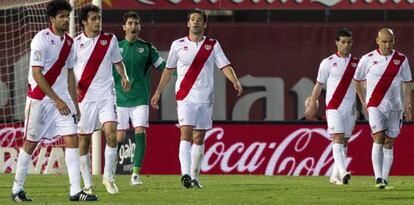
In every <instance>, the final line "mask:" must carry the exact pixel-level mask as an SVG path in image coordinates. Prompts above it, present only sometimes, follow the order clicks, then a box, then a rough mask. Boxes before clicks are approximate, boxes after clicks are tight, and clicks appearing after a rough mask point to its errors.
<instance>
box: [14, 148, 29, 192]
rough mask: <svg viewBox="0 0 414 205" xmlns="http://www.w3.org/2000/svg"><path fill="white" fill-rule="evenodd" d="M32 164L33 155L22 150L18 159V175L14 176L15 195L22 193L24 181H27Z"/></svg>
mask: <svg viewBox="0 0 414 205" xmlns="http://www.w3.org/2000/svg"><path fill="white" fill-rule="evenodd" d="M31 162H32V155H30V154H27V153H26V152H25V151H24V150H23V148H21V149H20V152H19V157H18V158H17V167H16V175H15V176H14V183H13V189H12V192H13V194H15V193H17V192H19V191H22V190H23V186H24V181H25V180H26V176H27V170H28V169H29V163H31Z"/></svg>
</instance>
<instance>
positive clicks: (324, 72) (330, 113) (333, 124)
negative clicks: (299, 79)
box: [317, 54, 359, 138]
mask: <svg viewBox="0 0 414 205" xmlns="http://www.w3.org/2000/svg"><path fill="white" fill-rule="evenodd" d="M358 61H359V59H358V58H356V57H354V56H352V55H349V56H348V57H347V58H342V57H340V56H339V55H338V54H333V55H331V56H329V57H327V58H325V59H323V60H322V62H321V64H320V66H319V71H318V77H317V82H318V83H320V84H326V117H327V122H328V132H329V133H330V134H338V133H344V135H345V137H347V138H349V137H350V136H351V135H352V130H353V129H354V126H355V87H354V86H353V84H352V78H353V76H354V74H355V70H356V68H357V65H358Z"/></svg>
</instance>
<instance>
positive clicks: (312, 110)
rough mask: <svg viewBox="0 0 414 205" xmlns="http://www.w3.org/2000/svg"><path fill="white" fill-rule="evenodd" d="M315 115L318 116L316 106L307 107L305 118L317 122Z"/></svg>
mask: <svg viewBox="0 0 414 205" xmlns="http://www.w3.org/2000/svg"><path fill="white" fill-rule="evenodd" d="M315 115H316V106H315V105H313V106H312V105H309V107H307V108H306V110H305V118H306V119H307V120H316V119H317V118H316V117H315Z"/></svg>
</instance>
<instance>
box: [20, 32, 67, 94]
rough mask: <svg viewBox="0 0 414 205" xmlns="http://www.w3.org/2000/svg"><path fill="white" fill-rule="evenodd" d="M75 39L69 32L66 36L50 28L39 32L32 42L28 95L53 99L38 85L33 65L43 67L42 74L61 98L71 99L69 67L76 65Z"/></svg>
mask: <svg viewBox="0 0 414 205" xmlns="http://www.w3.org/2000/svg"><path fill="white" fill-rule="evenodd" d="M72 45H73V39H72V37H70V36H69V35H68V34H67V33H65V34H64V37H63V38H61V37H60V36H58V35H56V34H54V33H53V31H52V30H51V29H50V28H47V29H44V30H42V31H40V32H38V33H37V34H36V35H35V37H34V38H33V40H32V42H31V44H30V67H29V75H28V97H30V98H32V99H35V100H43V101H51V99H50V98H49V97H48V96H46V95H45V93H44V92H43V91H42V90H41V89H40V87H38V86H37V83H36V81H35V80H34V78H33V74H32V67H33V66H38V67H42V68H43V69H42V74H43V75H44V77H45V79H46V80H47V82H48V83H49V85H50V86H51V88H52V89H53V90H54V91H55V93H56V94H57V95H58V96H59V97H60V98H61V99H70V97H69V93H68V89H67V87H68V86H67V82H68V80H67V69H72V68H73V65H74V51H73V46H72Z"/></svg>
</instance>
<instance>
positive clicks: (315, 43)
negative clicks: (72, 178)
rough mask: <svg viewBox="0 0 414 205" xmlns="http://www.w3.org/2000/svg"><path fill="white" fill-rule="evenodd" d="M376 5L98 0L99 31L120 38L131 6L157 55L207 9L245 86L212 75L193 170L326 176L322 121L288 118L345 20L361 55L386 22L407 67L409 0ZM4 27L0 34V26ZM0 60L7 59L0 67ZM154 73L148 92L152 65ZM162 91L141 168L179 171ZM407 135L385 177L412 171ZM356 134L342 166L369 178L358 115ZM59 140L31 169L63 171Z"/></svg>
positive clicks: (7, 111) (1, 164)
mask: <svg viewBox="0 0 414 205" xmlns="http://www.w3.org/2000/svg"><path fill="white" fill-rule="evenodd" d="M78 2H80V3H85V2H86V1H82V0H78ZM268 2H272V3H268ZM383 2H384V3H380V1H354V2H351V1H343V0H342V1H335V0H319V1H286V2H285V3H283V1H280V2H279V1H278V2H275V1H224V0H218V1H213V0H212V1H172V0H171V1H144V0H123V1H114V0H112V1H111V0H103V2H102V4H103V8H104V9H103V30H105V31H109V32H113V33H115V34H116V35H117V36H118V38H119V39H122V38H123V32H122V29H121V24H122V14H123V13H124V12H125V11H126V10H129V9H135V10H138V12H139V13H140V15H141V18H142V31H141V35H140V36H141V37H142V38H143V39H145V40H148V41H150V42H152V43H153V44H154V46H156V47H157V48H158V50H159V51H160V53H161V54H162V55H163V56H164V57H166V56H167V53H168V50H169V46H170V43H171V42H172V41H173V40H175V39H177V38H179V37H183V36H185V35H187V28H186V13H187V11H188V9H191V8H204V9H208V10H209V14H210V16H209V23H208V28H207V31H206V35H208V36H210V37H213V38H216V39H218V40H219V41H220V43H221V45H222V47H223V49H224V51H225V53H226V55H227V57H228V58H229V60H230V61H231V62H232V65H233V67H234V68H235V70H236V72H237V74H238V76H239V78H240V80H241V83H242V85H243V86H244V88H245V93H244V94H243V95H242V96H241V97H240V98H236V95H235V93H234V92H233V90H232V89H231V85H228V84H227V83H226V81H225V79H224V78H223V76H221V75H220V74H219V73H218V74H217V75H216V77H217V78H216V82H217V83H216V88H215V89H216V92H215V95H216V100H215V101H216V103H215V107H214V108H215V111H214V119H215V120H217V123H216V124H215V128H214V129H213V130H212V131H211V132H210V133H209V134H210V135H209V136H211V138H209V139H207V141H206V144H207V147H206V154H208V153H211V155H210V156H209V155H207V156H209V157H206V158H207V159H206V160H205V161H204V162H203V168H202V171H204V172H206V173H211V174H227V173H231V174H266V175H274V174H283V175H327V174H328V173H329V172H330V169H331V166H332V163H333V161H332V156H331V154H330V149H331V147H330V146H331V145H330V143H329V139H328V136H327V133H326V131H325V130H324V128H325V127H326V126H325V125H324V122H316V123H314V122H313V123H308V122H303V121H297V119H299V118H301V117H302V113H303V101H304V99H305V98H306V97H307V96H309V94H310V92H311V89H312V87H313V85H314V80H315V78H316V74H317V69H318V66H319V62H320V61H321V60H322V59H323V58H324V57H326V56H329V55H331V54H332V53H333V52H335V49H336V47H335V44H334V41H335V32H336V30H337V29H339V28H342V27H347V28H349V29H350V30H351V31H352V32H353V34H354V37H353V38H354V46H353V52H352V53H353V54H354V55H357V56H361V55H363V54H365V53H367V52H369V51H371V50H373V49H375V48H376V44H375V36H376V33H377V31H378V30H379V29H380V28H381V27H384V26H386V27H389V28H391V29H393V30H394V31H395V34H396V49H397V50H399V51H401V52H403V53H405V54H406V55H407V56H408V58H409V61H410V63H411V66H412V62H414V59H413V58H414V50H413V49H412V45H414V42H413V41H414V40H413V39H412V36H413V34H414V27H413V26H414V25H413V23H412V22H413V20H414V12H412V8H413V7H414V2H412V1H383ZM151 3H152V4H151ZM2 28H4V27H2ZM3 32H6V31H5V30H3V31H0V33H3ZM12 32H18V31H12ZM20 55H24V54H20ZM2 60H3V59H2ZM6 61H9V60H4V62H1V63H0V64H2V65H4V64H6V63H5V62H6ZM14 69H15V67H13V66H9V67H5V66H2V67H1V73H2V75H1V77H2V86H3V87H6V88H9V92H10V93H8V94H7V95H5V94H4V92H5V90H4V89H2V91H1V92H3V94H2V95H1V97H2V100H1V102H3V103H2V104H1V105H0V107H1V108H0V119H1V120H2V122H0V128H1V131H0V133H1V134H0V139H1V145H2V149H1V151H0V171H2V172H13V167H14V164H15V162H14V160H15V156H17V151H16V150H17V147H18V146H20V145H21V139H22V116H21V113H16V112H15V111H14V110H13V109H14V108H15V107H16V106H18V105H14V102H15V100H13V99H14V97H16V95H17V93H16V92H14V91H13V87H14V86H17V85H18V84H24V83H25V82H10V81H9V79H10V78H11V77H10V76H11V75H13V73H15V72H14ZM20 69H22V68H20ZM3 73H8V75H3ZM153 74H154V75H153V76H152V78H153V82H154V83H153V86H152V90H154V88H155V86H156V83H157V82H158V79H159V76H160V72H156V71H155V72H153ZM168 88H169V89H168V90H167V91H166V92H165V93H164V94H163V96H162V104H161V111H158V112H157V111H154V110H151V115H150V116H151V117H150V120H151V122H153V123H152V125H151V127H150V129H149V131H148V132H149V134H148V136H149V138H148V152H147V155H146V158H145V161H144V167H143V170H142V172H143V173H144V174H178V172H179V167H178V157H177V150H178V129H177V128H176V127H175V122H174V120H175V119H176V116H175V107H176V106H175V104H174V100H173V99H174V93H173V89H172V88H173V84H172V83H170V85H169V86H168ZM6 90H7V89H6ZM6 97H7V99H4V98H6ZM323 102H324V98H323V97H322V98H321V99H320V105H321V108H320V115H323V113H324V106H323V105H324V103H323ZM20 110H21V109H20ZM321 128H322V129H321ZM413 132H414V126H413V125H412V124H410V123H408V124H406V125H405V126H404V128H403V130H402V134H401V135H402V136H401V137H400V138H399V140H398V141H397V145H396V149H395V154H396V155H395V158H396V159H398V161H396V163H395V165H394V167H393V170H392V171H391V174H394V175H413V174H414V167H412V166H410V164H412V159H411V158H410V156H413V154H414V153H413V151H412V150H411V147H413V145H414V142H413V140H412V139H410V136H412V134H413ZM355 133H356V134H355V135H354V138H353V139H355V140H354V141H353V142H351V144H350V150H349V153H348V155H349V158H348V163H349V168H350V170H351V171H352V172H353V173H355V174H357V175H371V173H372V168H371V165H370V149H371V140H370V134H369V127H368V126H367V124H366V122H364V121H361V122H359V125H358V126H357V128H356V129H355ZM60 143H61V142H59V141H58V142H52V143H49V142H46V143H45V145H44V146H43V147H44V148H45V149H46V150H45V151H44V153H43V152H42V150H41V149H39V150H38V152H37V153H38V155H37V156H36V157H35V158H34V162H35V164H34V166H33V167H32V168H31V172H32V173H55V172H62V171H63V172H64V171H65V169H64V168H62V166H64V163H62V162H61V161H59V160H60V159H59V158H60V156H61V152H60V151H59V149H60V148H59V146H58V148H56V149H53V148H52V145H54V144H58V145H60ZM126 145H128V146H126ZM123 148H124V150H125V152H124V153H123V155H122V156H121V158H120V160H122V159H128V153H132V150H133V142H131V143H130V142H129V141H128V139H127V140H126V143H125V145H124V146H123ZM128 149H129V151H128ZM53 151H55V152H56V153H53ZM209 151H211V152H209ZM129 158H130V155H129ZM272 159H273V161H272ZM39 161H40V162H39ZM127 161H128V160H125V164H124V165H122V166H121V165H120V166H119V167H118V168H119V170H124V171H125V170H128V162H127ZM160 164H162V166H160Z"/></svg>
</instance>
